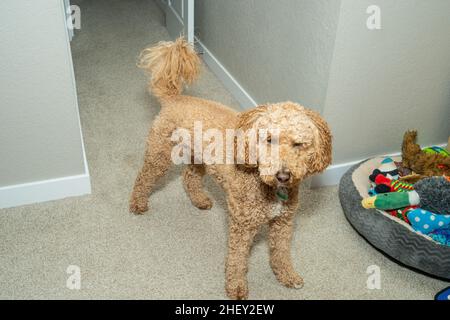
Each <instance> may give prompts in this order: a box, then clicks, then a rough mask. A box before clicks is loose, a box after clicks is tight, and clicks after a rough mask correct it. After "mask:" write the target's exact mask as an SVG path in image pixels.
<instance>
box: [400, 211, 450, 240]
mask: <svg viewBox="0 0 450 320" xmlns="http://www.w3.org/2000/svg"><path fill="white" fill-rule="evenodd" d="M408 220H409V221H410V222H411V226H412V227H413V229H414V230H416V231H419V232H420V233H423V234H428V233H430V232H433V231H435V230H437V229H443V228H447V227H448V226H450V215H442V214H435V213H433V212H430V211H428V210H424V209H420V208H418V209H414V210H411V211H409V212H408Z"/></svg>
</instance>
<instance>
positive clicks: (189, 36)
mask: <svg viewBox="0 0 450 320" xmlns="http://www.w3.org/2000/svg"><path fill="white" fill-rule="evenodd" d="M175 1H181V12H177V10H176V9H175V7H174V6H173V3H174V2H175ZM158 3H159V4H160V5H161V7H162V9H163V10H164V13H165V14H166V27H167V30H168V31H169V34H170V36H171V37H172V38H174V39H175V38H178V37H179V36H180V35H184V37H185V38H186V40H187V41H188V42H189V43H194V0H158Z"/></svg>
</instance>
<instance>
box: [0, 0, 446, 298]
mask: <svg viewBox="0 0 450 320" xmlns="http://www.w3.org/2000/svg"><path fill="white" fill-rule="evenodd" d="M73 2H74V3H78V4H79V5H80V6H81V10H82V30H80V31H78V32H77V33H76V36H75V38H74V40H73V43H72V49H73V57H74V63H75V69H76V79H77V86H78V94H79V104H80V112H81V120H82V126H83V133H84V138H85V145H86V149H87V158H88V162H89V167H90V172H91V177H92V187H93V193H92V195H90V196H86V197H79V198H71V199H65V200H60V201H53V202H48V203H42V204H36V205H30V206H23V207H19V208H13V209H7V210H0V298H6V299H12V298H20V299H22V298H33V299H38V298H44V299H73V298H81V299H92V298H101V299H103V298H105V299H115V298H124V299H135V298H137V299H175V298H177V299H223V298H226V297H225V294H224V259H225V254H226V238H227V234H226V212H225V205H224V196H223V194H222V193H221V192H220V190H219V189H218V188H217V187H216V186H215V185H214V184H213V183H211V182H210V183H208V190H209V192H210V194H211V195H212V198H213V199H214V201H215V205H214V207H213V209H212V210H211V211H206V212H205V211H200V210H198V209H196V208H194V207H193V206H192V205H191V204H190V202H189V200H188V198H187V196H186V195H185V193H184V191H183V189H182V185H181V181H180V179H179V177H178V175H177V172H178V170H179V169H175V170H174V171H173V172H172V174H171V175H170V176H169V177H168V178H167V179H166V181H165V182H164V184H163V185H162V186H161V187H160V188H159V189H158V190H157V191H156V192H155V193H154V194H153V195H152V196H151V208H152V211H151V213H149V214H146V215H144V216H134V215H131V214H130V213H128V204H127V201H128V196H129V193H130V190H131V187H132V184H133V181H134V178H135V176H136V173H137V171H138V169H139V167H140V165H141V161H142V155H143V151H144V139H145V135H146V133H147V130H148V128H149V125H150V123H151V120H152V119H153V118H154V116H155V115H156V114H157V113H158V109H159V106H158V104H157V102H156V101H155V100H154V99H153V98H150V97H149V95H148V94H147V93H146V91H145V77H144V76H143V75H142V73H141V72H140V71H139V70H137V69H136V68H135V66H134V64H135V58H136V56H137V54H138V52H139V50H140V49H142V48H143V47H144V46H146V45H147V44H150V43H155V42H157V41H159V40H163V39H169V37H168V34H167V31H166V30H165V28H164V26H163V25H164V24H163V16H162V14H161V12H160V11H159V9H158V8H157V7H156V6H155V4H153V3H152V2H151V1H149V0H113V1H111V0H96V1H73ZM189 93H191V94H193V95H198V96H201V97H205V98H210V99H214V100H217V101H220V102H223V103H225V104H228V105H231V106H235V107H236V106H237V103H236V101H234V100H233V98H232V97H231V96H230V94H229V93H227V91H226V90H225V89H224V88H223V87H222V85H221V84H220V82H219V81H218V80H217V79H216V78H215V76H214V75H212V73H211V72H210V71H209V70H208V69H206V68H205V69H204V70H203V74H202V78H201V80H200V81H199V82H198V83H197V84H196V85H195V86H194V87H192V88H191V90H190V91H189ZM301 199H302V203H301V209H300V212H299V214H298V218H297V226H296V231H295V238H294V245H293V255H294V261H295V266H296V268H297V270H298V271H299V272H300V274H301V275H302V276H303V277H304V279H305V287H304V288H303V289H301V290H292V289H287V288H284V287H282V286H281V285H280V284H278V283H277V281H276V280H275V277H274V276H273V274H272V272H271V270H270V268H269V264H268V254H267V245H266V241H265V238H264V237H263V236H261V237H259V238H258V240H257V242H256V244H255V246H254V249H253V251H252V256H251V260H250V270H249V275H248V280H249V286H250V298H252V299H271V298H273V299H403V298H407V299H431V298H432V297H433V296H434V294H435V293H436V292H438V291H439V290H441V289H443V288H444V287H446V286H447V285H448V283H445V282H443V281H439V280H435V279H432V278H429V277H427V276H424V275H421V274H418V273H416V272H413V271H411V270H409V269H406V268H404V267H401V266H399V265H397V264H396V263H395V262H392V261H390V260H389V259H387V258H386V257H385V256H383V255H382V254H381V253H379V252H378V251H377V250H375V249H374V248H372V247H371V246H370V245H369V244H367V243H366V242H365V241H364V240H363V239H362V238H360V237H359V236H358V235H357V234H356V233H355V231H354V230H353V229H352V228H351V227H350V225H349V224H348V222H347V221H346V220H345V218H344V215H343V213H342V211H341V208H340V204H339V200H338V195H337V188H336V187H330V188H322V189H316V190H303V191H302V194H301ZM69 265H77V266H79V267H80V268H81V280H82V282H81V289H80V290H69V289H67V288H66V280H67V277H68V275H67V274H66V269H67V267H68V266H69ZM370 265H378V266H379V267H380V269H381V289H380V290H369V289H367V287H366V281H367V277H368V275H367V274H366V269H367V267H368V266H370Z"/></svg>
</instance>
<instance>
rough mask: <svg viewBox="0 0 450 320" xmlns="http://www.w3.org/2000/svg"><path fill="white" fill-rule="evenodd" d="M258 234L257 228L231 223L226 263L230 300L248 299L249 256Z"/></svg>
mask: <svg viewBox="0 0 450 320" xmlns="http://www.w3.org/2000/svg"><path fill="white" fill-rule="evenodd" d="M256 233H257V228H249V227H248V226H241V225H239V224H238V223H236V222H234V221H230V227H229V236H228V237H229V238H228V258H227V263H226V291H227V295H228V297H229V298H230V299H238V300H242V299H247V298H248V285H247V270H248V256H249V254H250V248H251V246H252V243H253V239H254V237H255V235H256Z"/></svg>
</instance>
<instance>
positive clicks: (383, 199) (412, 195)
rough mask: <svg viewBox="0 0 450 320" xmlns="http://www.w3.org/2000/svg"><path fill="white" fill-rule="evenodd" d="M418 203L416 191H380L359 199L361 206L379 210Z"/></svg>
mask: <svg viewBox="0 0 450 320" xmlns="http://www.w3.org/2000/svg"><path fill="white" fill-rule="evenodd" d="M419 203H420V197H419V194H418V193H417V192H416V191H409V192H390V193H380V194H377V195H376V196H373V197H369V198H365V199H363V200H362V201H361V204H362V206H363V207H364V208H366V209H381V210H392V209H398V208H404V207H408V206H416V205H419Z"/></svg>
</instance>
